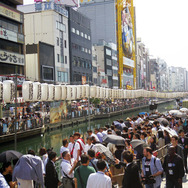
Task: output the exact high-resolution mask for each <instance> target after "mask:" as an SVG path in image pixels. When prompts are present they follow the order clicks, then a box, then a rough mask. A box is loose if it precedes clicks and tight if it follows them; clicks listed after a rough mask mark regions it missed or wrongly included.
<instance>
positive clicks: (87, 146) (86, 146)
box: [84, 137, 96, 155]
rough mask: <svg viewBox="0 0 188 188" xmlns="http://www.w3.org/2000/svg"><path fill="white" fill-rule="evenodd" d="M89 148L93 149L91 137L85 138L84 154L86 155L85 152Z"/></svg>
mask: <svg viewBox="0 0 188 188" xmlns="http://www.w3.org/2000/svg"><path fill="white" fill-rule="evenodd" d="M89 149H93V150H94V151H95V145H94V144H92V138H91V137H88V138H87V144H86V145H85V148H84V153H85V155H87V152H88V150H89ZM95 152H96V151H95Z"/></svg>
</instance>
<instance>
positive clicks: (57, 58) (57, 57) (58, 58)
mask: <svg viewBox="0 0 188 188" xmlns="http://www.w3.org/2000/svg"><path fill="white" fill-rule="evenodd" d="M57 62H59V54H57Z"/></svg>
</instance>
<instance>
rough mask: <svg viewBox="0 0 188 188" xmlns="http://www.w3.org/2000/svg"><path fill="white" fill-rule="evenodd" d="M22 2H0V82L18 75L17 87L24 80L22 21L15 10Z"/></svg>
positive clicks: (6, 0)
mask: <svg viewBox="0 0 188 188" xmlns="http://www.w3.org/2000/svg"><path fill="white" fill-rule="evenodd" d="M21 4H23V1H22V0H15V1H12V0H1V2H0V81H3V80H6V79H13V78H14V77H15V75H12V74H16V73H17V74H19V80H18V87H19V86H21V84H22V81H23V80H24V66H25V57H24V19H23V13H22V12H20V11H18V10H16V6H17V5H21Z"/></svg>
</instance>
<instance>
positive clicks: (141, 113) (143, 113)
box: [139, 112, 149, 115]
mask: <svg viewBox="0 0 188 188" xmlns="http://www.w3.org/2000/svg"><path fill="white" fill-rule="evenodd" d="M145 114H147V115H149V113H147V112H140V113H139V115H145Z"/></svg>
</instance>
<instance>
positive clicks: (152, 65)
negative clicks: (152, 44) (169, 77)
mask: <svg viewBox="0 0 188 188" xmlns="http://www.w3.org/2000/svg"><path fill="white" fill-rule="evenodd" d="M149 69H150V89H151V90H155V91H158V90H159V65H158V62H157V59H150V61H149Z"/></svg>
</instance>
